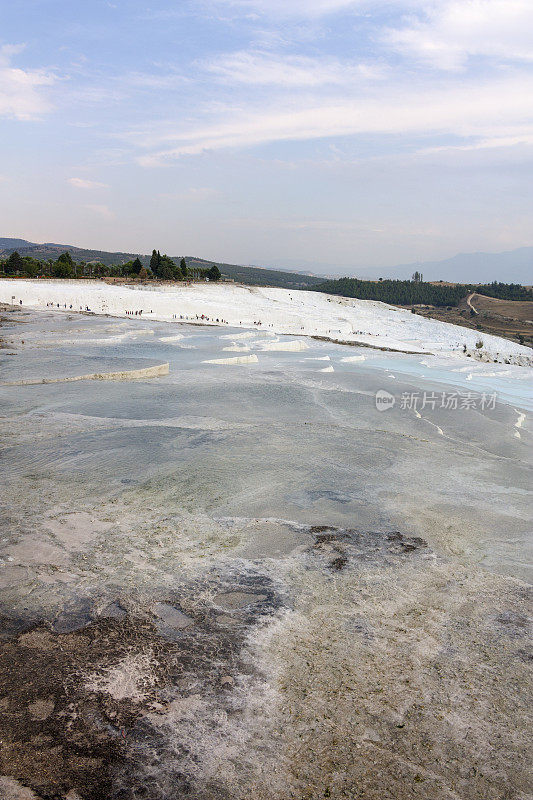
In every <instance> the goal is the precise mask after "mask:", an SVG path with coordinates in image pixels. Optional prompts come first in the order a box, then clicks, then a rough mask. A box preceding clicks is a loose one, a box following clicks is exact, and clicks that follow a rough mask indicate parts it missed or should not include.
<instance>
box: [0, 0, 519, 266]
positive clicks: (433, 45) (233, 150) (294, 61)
mask: <svg viewBox="0 0 533 800" xmlns="http://www.w3.org/2000/svg"><path fill="white" fill-rule="evenodd" d="M532 31H533V0H175V1H174V2H170V1H169V0H152V2H141V1H140V0H113V1H111V0H110V1H109V2H107V0H87V1H84V2H81V0H76V1H75V2H73V0H17V2H9V0H0V236H13V237H20V238H24V239H29V240H31V241H37V242H45V241H46V242H59V243H67V244H74V245H78V246H81V247H91V248H99V249H104V250H122V251H127V252H151V250H152V249H153V248H154V247H155V248H158V249H160V250H161V252H168V253H169V254H172V255H182V254H186V255H195V256H200V257H203V258H207V259H213V260H217V261H221V262H230V263H240V264H259V265H264V266H278V267H280V266H287V267H289V268H292V269H310V270H313V269H314V270H315V271H320V272H324V271H325V272H327V273H330V274H347V273H348V274H357V271H358V270H361V269H362V268H365V267H366V268H379V267H382V266H387V265H393V264H399V263H405V262H415V261H425V260H437V259H441V258H448V257H450V256H453V255H454V254H455V253H458V252H471V251H488V252H498V251H503V250H511V249H514V248H518V247H523V246H530V245H533V192H532V186H533V34H532Z"/></svg>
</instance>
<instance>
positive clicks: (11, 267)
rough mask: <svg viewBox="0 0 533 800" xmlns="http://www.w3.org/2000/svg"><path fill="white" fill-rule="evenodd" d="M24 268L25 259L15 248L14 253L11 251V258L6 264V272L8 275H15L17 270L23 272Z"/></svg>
mask: <svg viewBox="0 0 533 800" xmlns="http://www.w3.org/2000/svg"><path fill="white" fill-rule="evenodd" d="M23 269H24V259H23V258H22V256H21V255H20V253H17V251H16V250H15V252H14V253H11V255H10V256H9V258H8V259H7V261H6V262H5V264H4V272H5V273H6V275H15V274H16V273H17V272H22V271H23Z"/></svg>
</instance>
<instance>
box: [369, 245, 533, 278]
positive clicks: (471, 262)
mask: <svg viewBox="0 0 533 800" xmlns="http://www.w3.org/2000/svg"><path fill="white" fill-rule="evenodd" d="M416 271H418V272H421V273H422V274H423V276H424V280H426V281H439V280H442V281H452V282H454V283H491V282H492V281H503V282H504V283H521V284H524V285H530V284H531V283H533V247H519V248H518V249H517V250H508V251H506V252H504V253H459V254H458V255H456V256H453V257H452V258H446V259H444V260H443V261H421V262H415V263H413V264H399V265H398V266H395V267H381V268H371V269H360V270H354V272H356V273H357V277H358V278H378V277H379V278H401V279H406V278H410V277H411V275H412V274H413V273H414V272H416Z"/></svg>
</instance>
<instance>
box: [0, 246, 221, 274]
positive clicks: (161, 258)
mask: <svg viewBox="0 0 533 800" xmlns="http://www.w3.org/2000/svg"><path fill="white" fill-rule="evenodd" d="M0 273H2V274H4V275H13V276H22V277H27V278H37V277H43V278H93V277H96V278H104V277H111V278H121V277H133V278H135V277H137V278H139V279H141V280H150V279H157V280H165V281H182V280H191V279H192V280H206V279H209V280H210V281H218V280H220V278H221V277H222V276H221V273H220V270H219V268H218V267H217V266H216V265H215V264H214V265H213V266H212V267H210V268H209V269H200V268H189V267H187V264H186V262H185V259H184V258H182V259H181V260H180V261H179V263H176V261H174V260H173V259H172V258H170V256H167V255H161V253H160V252H159V250H154V251H153V253H152V257H151V259H150V266H149V267H145V266H144V264H143V263H142V261H141V259H140V258H135V259H132V260H131V261H128V262H126V263H125V264H115V265H111V266H107V265H105V264H100V263H95V262H90V263H86V262H84V261H80V262H75V261H74V260H73V259H72V256H71V255H70V253H68V252H66V253H62V254H61V255H60V256H59V258H58V259H57V260H56V261H52V260H50V261H39V260H38V259H35V258H32V257H31V256H24V257H23V256H21V255H20V253H18V252H16V251H15V252H14V253H11V255H9V256H8V258H7V259H5V260H4V261H0Z"/></svg>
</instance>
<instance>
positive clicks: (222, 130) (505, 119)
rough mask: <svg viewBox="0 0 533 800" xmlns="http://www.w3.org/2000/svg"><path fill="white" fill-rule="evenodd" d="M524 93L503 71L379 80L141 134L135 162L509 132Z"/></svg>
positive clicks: (527, 86) (517, 125)
mask: <svg viewBox="0 0 533 800" xmlns="http://www.w3.org/2000/svg"><path fill="white" fill-rule="evenodd" d="M532 94H533V75H532V76H526V75H510V76H508V77H504V78H501V79H500V80H498V81H485V82H483V81H470V82H468V83H467V82H464V83H462V84H460V85H457V84H455V83H451V84H449V85H445V86H439V87H437V88H433V87H431V88H421V87H420V86H415V87H409V86H404V85H402V86H400V85H396V86H392V85H387V86H386V87H384V88H383V89H382V90H381V91H379V92H376V91H373V92H372V93H370V92H366V93H364V94H362V95H361V96H359V97H346V96H341V97H338V98H331V97H330V98H325V99H323V100H316V101H315V102H312V103H311V102H310V103H309V104H306V105H300V106H299V107H295V106H294V103H292V104H291V106H288V105H287V104H285V106H284V107H281V106H280V103H279V102H277V103H276V104H275V105H274V106H271V107H269V108H266V109H261V108H258V107H257V106H256V107H254V108H253V109H250V110H249V111H248V112H244V113H243V112H241V113H240V114H236V113H233V114H231V113H229V112H228V110H227V109H222V110H221V111H220V114H219V116H218V119H216V120H214V121H213V122H212V123H211V124H207V125H204V126H201V127H196V128H190V129H189V130H183V129H181V130H180V131H179V132H177V133H173V134H172V133H171V134H168V135H166V136H156V137H155V138H152V137H150V136H146V137H144V141H143V137H142V136H141V137H140V138H139V140H138V143H139V144H140V145H141V146H144V147H145V148H146V149H149V150H151V152H149V153H147V154H145V155H144V156H142V157H141V158H140V159H139V161H140V163H141V164H144V165H156V164H162V163H165V162H166V161H169V160H174V159H176V158H179V157H180V156H184V155H194V154H199V153H202V152H205V151H210V150H220V149H222V148H228V147H251V146H254V145H261V144H266V143H271V142H278V141H297V140H299V141H303V140H310V139H320V138H332V137H339V136H353V135H358V134H390V135H409V136H412V137H419V136H424V135H427V134H439V135H440V134H447V135H453V136H456V137H464V138H468V137H470V138H474V139H489V138H496V137H503V136H504V137H515V136H517V135H518V136H520V135H522V133H523V131H524V128H525V127H527V126H530V125H531V124H532V122H533V121H532V116H533V110H532V106H531V103H526V102H525V101H524V98H527V97H531V95H532ZM228 120H230V121H228Z"/></svg>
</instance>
